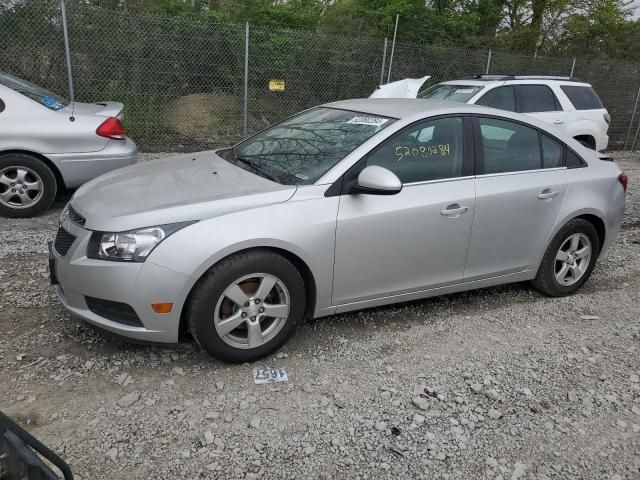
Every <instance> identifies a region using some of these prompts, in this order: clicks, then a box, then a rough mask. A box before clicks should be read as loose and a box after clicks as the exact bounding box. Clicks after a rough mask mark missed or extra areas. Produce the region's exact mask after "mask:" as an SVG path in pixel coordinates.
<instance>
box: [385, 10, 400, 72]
mask: <svg viewBox="0 0 640 480" xmlns="http://www.w3.org/2000/svg"><path fill="white" fill-rule="evenodd" d="M398 20H400V14H399V13H398V14H396V27H395V28H394V29H393V43H392V44H391V57H389V72H388V73H387V83H389V80H391V65H393V53H394V52H395V49H396V35H397V34H398Z"/></svg>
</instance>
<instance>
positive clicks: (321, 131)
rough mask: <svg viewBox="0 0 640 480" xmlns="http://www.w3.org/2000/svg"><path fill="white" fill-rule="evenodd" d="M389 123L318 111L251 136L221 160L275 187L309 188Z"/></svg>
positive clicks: (355, 114)
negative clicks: (249, 172)
mask: <svg viewBox="0 0 640 480" xmlns="http://www.w3.org/2000/svg"><path fill="white" fill-rule="evenodd" d="M394 121H395V119H393V118H390V117H383V116H380V115H372V114H369V113H362V112H353V111H349V110H340V109H336V108H327V107H318V108H314V109H312V110H308V111H306V112H303V113H301V114H299V115H296V116H295V117H292V118H289V119H288V120H285V121H284V122H282V123H280V124H278V125H275V126H273V127H271V128H269V129H267V130H265V131H263V132H260V133H259V134H257V135H255V136H254V137H251V138H249V139H247V140H245V141H244V142H242V143H240V144H239V145H237V146H235V147H234V148H232V149H230V150H227V151H226V152H224V153H223V154H222V155H223V157H224V158H225V159H227V160H228V161H230V162H232V163H234V164H236V165H238V166H240V167H242V168H245V169H247V170H251V171H254V172H255V173H257V174H259V175H262V176H264V177H267V178H269V179H271V180H273V181H275V182H278V183H282V184H287V185H295V184H312V183H314V182H315V181H316V180H318V179H319V178H320V177H321V176H322V175H323V174H324V173H326V172H327V171H328V170H329V169H330V168H331V167H333V166H334V165H336V164H337V163H338V162H339V161H340V160H342V159H343V158H344V157H345V156H346V155H348V154H349V153H351V152H352V151H353V150H355V149H356V148H357V147H358V146H360V145H361V144H362V143H364V142H365V141H366V140H368V139H369V138H371V137H372V136H373V135H375V134H376V133H378V132H379V131H380V130H382V129H384V128H386V127H388V126H389V125H391V124H392V123H393V122H394Z"/></svg>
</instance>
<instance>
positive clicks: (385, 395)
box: [380, 390, 391, 400]
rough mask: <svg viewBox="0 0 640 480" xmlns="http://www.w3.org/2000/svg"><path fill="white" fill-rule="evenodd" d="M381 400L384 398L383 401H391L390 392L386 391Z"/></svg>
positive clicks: (381, 395)
mask: <svg viewBox="0 0 640 480" xmlns="http://www.w3.org/2000/svg"><path fill="white" fill-rule="evenodd" d="M380 398H382V399H383V400H390V399H391V392H389V391H388V390H385V391H384V392H382V393H381V394H380Z"/></svg>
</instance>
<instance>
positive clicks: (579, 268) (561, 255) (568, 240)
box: [532, 218, 600, 297]
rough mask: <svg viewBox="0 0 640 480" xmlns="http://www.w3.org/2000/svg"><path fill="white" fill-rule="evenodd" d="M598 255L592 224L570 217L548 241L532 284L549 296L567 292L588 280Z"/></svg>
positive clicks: (596, 239) (598, 241) (596, 233)
mask: <svg viewBox="0 0 640 480" xmlns="http://www.w3.org/2000/svg"><path fill="white" fill-rule="evenodd" d="M599 254H600V240H599V238H598V232H597V231H596V229H595V227H594V226H593V224H592V223H590V222H588V221H586V220H583V219H580V218H578V219H575V220H571V221H570V222H569V223H567V224H566V225H565V226H564V227H562V228H561V229H560V231H559V232H558V233H557V234H556V236H555V237H554V238H553V240H552V241H551V244H550V245H549V247H548V248H547V251H546V252H545V254H544V257H543V258H542V263H541V264H540V268H539V270H538V274H537V275H536V278H535V279H534V280H533V282H532V283H533V286H534V287H535V288H536V289H538V290H540V291H541V292H544V293H546V294H547V295H551V296H553V297H561V296H565V295H571V294H572V293H574V292H576V291H577V290H578V289H580V287H582V286H583V285H584V284H585V283H586V281H587V280H588V279H589V276H591V272H592V271H593V268H594V267H595V264H596V261H597V259H598V255H599Z"/></svg>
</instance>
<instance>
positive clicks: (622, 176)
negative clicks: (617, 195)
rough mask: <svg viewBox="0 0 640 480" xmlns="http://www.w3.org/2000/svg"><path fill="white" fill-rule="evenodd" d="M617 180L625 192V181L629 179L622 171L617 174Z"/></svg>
mask: <svg viewBox="0 0 640 480" xmlns="http://www.w3.org/2000/svg"><path fill="white" fill-rule="evenodd" d="M618 181H619V182H620V185H622V189H623V190H624V193H627V183H628V181H629V177H627V176H626V175H625V174H624V173H621V174H620V175H618Z"/></svg>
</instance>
